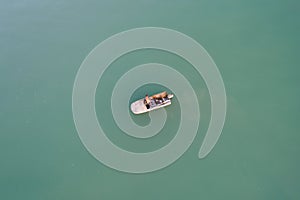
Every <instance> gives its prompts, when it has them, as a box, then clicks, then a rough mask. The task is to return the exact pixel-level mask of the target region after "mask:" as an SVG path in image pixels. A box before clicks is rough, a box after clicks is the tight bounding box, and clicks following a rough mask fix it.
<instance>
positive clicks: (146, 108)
mask: <svg viewBox="0 0 300 200" xmlns="http://www.w3.org/2000/svg"><path fill="white" fill-rule="evenodd" d="M173 96H174V95H173V94H168V93H167V92H166V91H164V92H161V93H158V94H154V95H152V96H148V95H146V96H145V98H143V99H139V100H137V101H135V102H133V103H132V104H131V105H130V108H131V111H132V112H133V113H134V114H142V113H146V112H150V111H152V110H156V109H159V108H163V107H165V106H169V105H171V99H172V98H173Z"/></svg>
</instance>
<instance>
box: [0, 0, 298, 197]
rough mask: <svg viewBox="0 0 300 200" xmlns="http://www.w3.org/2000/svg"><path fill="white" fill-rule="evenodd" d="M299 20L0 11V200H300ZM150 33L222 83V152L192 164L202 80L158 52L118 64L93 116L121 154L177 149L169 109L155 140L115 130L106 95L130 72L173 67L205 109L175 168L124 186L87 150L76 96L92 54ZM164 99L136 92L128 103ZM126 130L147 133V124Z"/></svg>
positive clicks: (257, 6)
mask: <svg viewBox="0 0 300 200" xmlns="http://www.w3.org/2000/svg"><path fill="white" fill-rule="evenodd" d="M299 9H300V3H299V2H298V1H296V0H288V1H279V0H275V1H271V0H263V1H258V0H255V1H237V0H229V1H219V0H217V1H208V0H205V1H192V0H190V1H147V0H144V1H77V0H76V1H47V0H45V1H37V0H28V1H25V0H19V1H1V6H0V92H1V95H0V161H1V163H0V199H31V200H32V199H144V200H148V199H149V200H150V199H172V200H175V199H178V200H179V199H180V200H181V199H249V200H250V199H251V200H252V199H272V200H273V199H300V192H299V191H300V187H299V180H300V173H299V168H300V159H299V155H298V154H299V152H300V134H299V133H300V128H299V119H300V104H299V102H300V90H299V85H300V79H299V72H300V68H299V66H300V62H299V51H300V48H299V47H300V40H299V35H300V23H299V18H300V13H299ZM148 26H151V27H165V28H170V29H174V30H177V31H180V32H182V33H184V34H186V35H188V36H190V37H192V38H193V39H195V40H196V41H197V42H199V43H200V44H201V45H203V47H204V48H205V49H206V50H207V51H208V53H209V54H210V55H211V57H212V58H213V60H214V61H215V63H216V64H217V66H218V68H219V70H220V72H221V74H222V77H223V80H224V84H225V87H226V93H227V101H228V102H227V104H228V108H227V109H228V111H227V117H226V122H225V126H224V129H223V132H222V135H221V137H220V139H219V141H218V143H217V145H216V146H215V148H214V149H213V151H212V152H211V153H210V154H209V155H208V156H207V157H206V158H205V159H201V160H199V159H198V156H197V155H198V151H199V147H200V145H201V143H202V141H203V138H204V135H205V132H206V130H207V127H208V123H209V120H210V98H209V94H208V90H207V88H206V86H205V83H204V81H203V79H202V78H201V76H200V75H199V74H197V73H195V70H193V68H192V67H191V66H189V64H188V63H186V62H185V61H184V60H182V59H180V58H179V57H178V56H175V55H173V54H170V53H167V52H163V51H159V50H150V49H148V50H141V51H136V52H132V53H129V54H127V55H125V56H123V57H121V58H120V59H118V60H116V61H115V62H114V63H112V65H111V67H110V68H109V69H108V70H107V71H106V72H105V74H104V75H103V78H102V79H101V81H100V82H99V85H98V88H97V93H96V111H97V116H98V120H99V123H100V124H101V126H103V129H104V130H105V131H106V132H108V133H110V134H107V136H108V137H109V138H110V140H111V141H113V142H114V143H115V144H117V145H118V146H120V147H122V148H124V149H126V150H129V151H134V152H148V151H153V150H155V149H157V148H160V147H162V146H164V145H165V144H166V143H168V142H169V141H170V140H171V139H172V138H173V137H174V134H173V133H175V131H176V130H177V128H178V124H179V120H180V118H179V116H180V109H178V108H179V102H178V101H177V99H176V98H175V99H174V102H173V103H172V105H171V106H170V107H169V108H167V112H168V114H169V115H168V119H167V122H166V125H165V127H164V129H163V130H162V133H160V134H159V135H157V136H155V137H153V138H150V139H148V140H141V139H135V138H131V137H129V136H127V135H125V134H123V133H122V131H120V130H119V129H118V127H117V126H116V124H115V122H114V120H113V118H112V114H111V110H110V97H111V96H110V95H111V93H112V89H113V86H114V84H115V83H116V81H117V80H118V78H119V77H120V76H121V75H122V73H124V72H125V71H126V70H129V69H130V68H131V67H133V66H136V65H139V64H143V63H148V62H157V63H163V64H166V65H169V66H172V67H173V68H174V69H176V70H178V71H179V72H180V73H182V74H183V75H184V76H185V77H186V78H188V80H189V81H190V82H191V84H192V86H193V89H194V90H195V93H196V95H197V97H198V99H199V102H200V105H199V106H200V109H201V121H200V124H199V130H198V134H197V137H196V139H195V141H194V142H193V144H192V145H191V147H190V148H189V149H188V151H187V152H186V153H185V154H184V155H183V156H182V157H181V158H180V159H179V160H177V161H176V162H175V163H173V164H172V165H170V166H168V167H166V168H164V169H162V170H159V171H156V172H152V173H147V174H129V173H123V172H119V171H116V170H113V169H110V168H108V167H106V166H105V165H103V164H102V163H100V162H99V161H97V160H96V159H95V158H94V157H93V156H92V155H91V154H89V152H88V151H87V150H86V149H85V147H84V146H83V145H82V143H81V141H80V139H79V137H78V134H77V131H76V128H75V125H74V121H73V115H72V90H73V84H74V80H75V76H76V73H77V71H78V69H79V67H80V65H81V63H82V61H83V60H84V58H85V57H86V56H87V55H88V53H89V52H90V51H91V50H92V49H93V48H94V47H95V46H96V45H97V44H99V43H100V42H101V41H103V40H105V39H106V38H108V37H110V36H111V35H113V34H116V33H119V32H122V31H125V30H128V29H132V28H137V27H148ZM121 66H122V70H121ZM164 89H168V88H165V87H164V86H161V85H157V84H152V85H144V86H141V87H140V88H139V89H138V90H136V92H135V93H134V94H133V95H132V100H133V99H136V98H139V97H141V96H143V95H144V94H145V91H147V92H148V93H149V94H151V93H155V92H156V91H158V90H164ZM132 118H133V120H134V121H135V122H136V123H137V124H139V125H142V126H143V125H147V124H148V123H149V120H150V118H149V116H148V115H142V116H140V117H139V116H132Z"/></svg>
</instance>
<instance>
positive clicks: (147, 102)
mask: <svg viewBox="0 0 300 200" xmlns="http://www.w3.org/2000/svg"><path fill="white" fill-rule="evenodd" d="M144 103H145V106H146V107H147V109H149V108H150V99H149V96H148V94H146V96H145V99H144Z"/></svg>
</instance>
